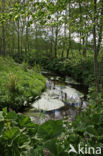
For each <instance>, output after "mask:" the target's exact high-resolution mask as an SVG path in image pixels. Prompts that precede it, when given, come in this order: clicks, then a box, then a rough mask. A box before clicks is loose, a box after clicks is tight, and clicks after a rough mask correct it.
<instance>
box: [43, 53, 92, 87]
mask: <svg viewBox="0 0 103 156" xmlns="http://www.w3.org/2000/svg"><path fill="white" fill-rule="evenodd" d="M40 63H41V64H42V65H43V66H44V68H45V69H47V70H50V71H53V72H55V73H57V74H60V75H62V76H66V75H69V76H71V77H72V78H74V79H75V80H77V81H80V82H83V83H84V84H85V85H87V86H89V85H90V84H91V83H92V82H93V81H94V74H93V61H92V58H91V57H89V58H88V59H87V58H83V57H82V56H81V57H80V56H77V55H76V56H75V57H72V56H71V57H70V58H69V59H65V58H53V59H52V61H51V59H49V58H48V57H45V58H43V59H41V60H40Z"/></svg>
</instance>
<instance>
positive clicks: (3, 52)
mask: <svg viewBox="0 0 103 156" xmlns="http://www.w3.org/2000/svg"><path fill="white" fill-rule="evenodd" d="M4 10H5V0H2V13H4ZM2 55H3V56H6V43H5V25H4V23H2Z"/></svg>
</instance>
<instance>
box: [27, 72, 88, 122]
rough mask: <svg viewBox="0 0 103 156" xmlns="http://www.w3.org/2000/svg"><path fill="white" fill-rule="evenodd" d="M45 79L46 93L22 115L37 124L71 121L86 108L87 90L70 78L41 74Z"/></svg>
mask: <svg viewBox="0 0 103 156" xmlns="http://www.w3.org/2000/svg"><path fill="white" fill-rule="evenodd" d="M42 74H43V75H44V76H45V77H46V91H44V92H43V93H42V95H41V96H40V97H37V99H36V100H35V102H33V103H32V105H31V107H30V108H29V109H27V110H26V111H25V112H24V114H25V115H26V116H29V117H30V118H31V120H32V121H33V122H35V123H37V124H42V123H43V122H45V121H47V120H50V119H53V120H59V119H64V118H66V119H68V121H72V120H74V119H75V118H76V116H77V114H78V113H80V112H81V111H82V110H85V109H86V107H87V102H86V95H87V88H86V87H85V86H84V85H82V84H79V83H77V82H76V81H74V80H73V79H72V78H70V77H66V78H62V77H59V76H57V75H54V74H51V73H48V72H42Z"/></svg>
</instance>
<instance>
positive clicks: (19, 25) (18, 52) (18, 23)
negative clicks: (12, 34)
mask: <svg viewBox="0 0 103 156" xmlns="http://www.w3.org/2000/svg"><path fill="white" fill-rule="evenodd" d="M20 54H21V52H20V23H19V20H18V56H20Z"/></svg>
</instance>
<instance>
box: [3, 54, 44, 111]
mask: <svg viewBox="0 0 103 156" xmlns="http://www.w3.org/2000/svg"><path fill="white" fill-rule="evenodd" d="M45 82H46V81H45V78H44V77H43V76H42V75H41V74H39V73H37V72H35V71H33V70H31V69H29V68H28V65H27V64H26V63H23V64H21V65H20V64H17V63H15V62H14V60H13V59H11V58H5V59H4V58H2V57H0V109H1V108H3V107H10V108H12V109H15V110H16V111H18V110H19V109H20V108H21V107H22V106H24V105H28V104H30V102H31V101H32V100H33V99H35V97H36V96H39V95H40V94H41V92H42V91H43V90H44V89H45Z"/></svg>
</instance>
